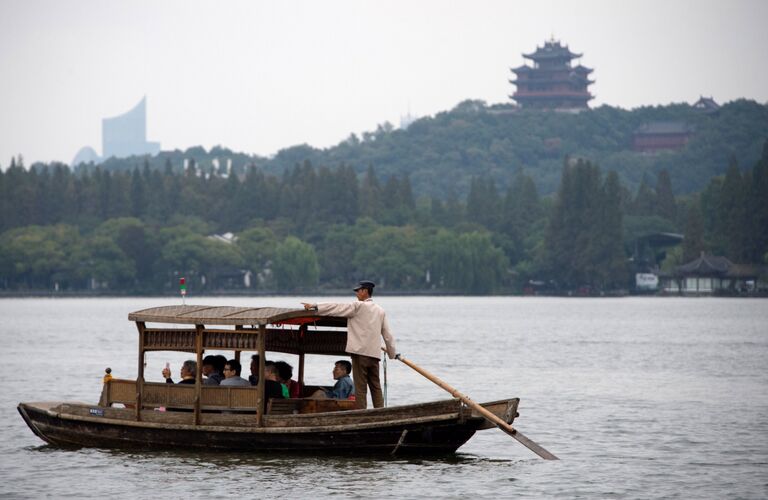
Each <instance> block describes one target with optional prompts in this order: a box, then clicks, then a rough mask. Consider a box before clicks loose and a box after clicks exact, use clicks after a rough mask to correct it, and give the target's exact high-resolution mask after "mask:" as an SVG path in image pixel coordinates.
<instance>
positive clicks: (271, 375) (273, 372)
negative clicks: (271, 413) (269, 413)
mask: <svg viewBox="0 0 768 500" xmlns="http://www.w3.org/2000/svg"><path fill="white" fill-rule="evenodd" d="M264 382H265V383H266V384H265V385H264V409H265V410H266V408H267V401H269V400H270V399H272V398H277V399H283V398H285V396H284V395H283V384H281V383H280V382H279V375H278V373H277V367H276V366H275V364H274V363H272V364H269V365H267V366H266V367H264Z"/></svg>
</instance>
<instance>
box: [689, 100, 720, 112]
mask: <svg viewBox="0 0 768 500" xmlns="http://www.w3.org/2000/svg"><path fill="white" fill-rule="evenodd" d="M692 107H693V108H694V109H695V110H697V111H703V112H704V113H716V112H717V111H718V110H719V109H720V105H719V104H718V103H716V102H715V100H714V99H712V98H711V97H704V96H699V100H698V101H696V102H695V103H693V106H692Z"/></svg>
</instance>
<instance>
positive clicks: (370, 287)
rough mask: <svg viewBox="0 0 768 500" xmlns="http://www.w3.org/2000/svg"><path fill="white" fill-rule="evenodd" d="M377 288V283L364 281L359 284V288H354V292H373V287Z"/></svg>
mask: <svg viewBox="0 0 768 500" xmlns="http://www.w3.org/2000/svg"><path fill="white" fill-rule="evenodd" d="M375 286H376V283H374V282H373V281H368V280H363V281H361V282H359V283H358V284H357V286H356V287H355V288H353V289H352V290H354V291H358V290H360V289H361V288H367V289H368V290H373V287H375Z"/></svg>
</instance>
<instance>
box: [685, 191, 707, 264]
mask: <svg viewBox="0 0 768 500" xmlns="http://www.w3.org/2000/svg"><path fill="white" fill-rule="evenodd" d="M704 250H705V247H704V222H703V220H702V216H701V209H700V208H699V204H698V203H693V204H692V205H691V206H689V207H688V213H687V217H686V221H685V239H684V240H683V261H684V262H690V261H692V260H693V259H696V258H698V257H699V255H700V254H701V252H703V251H704Z"/></svg>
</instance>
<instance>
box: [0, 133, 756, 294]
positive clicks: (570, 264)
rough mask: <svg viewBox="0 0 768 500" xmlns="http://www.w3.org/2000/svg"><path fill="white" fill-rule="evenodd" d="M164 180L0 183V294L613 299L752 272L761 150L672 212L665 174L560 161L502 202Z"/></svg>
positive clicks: (329, 184)
mask: <svg viewBox="0 0 768 500" xmlns="http://www.w3.org/2000/svg"><path fill="white" fill-rule="evenodd" d="M178 170H179V168H178V167H177V166H174V165H166V168H165V169H164V170H163V171H160V170H157V169H152V168H150V167H149V165H144V166H143V167H142V168H141V169H139V168H135V169H134V170H132V171H115V172H110V171H103V170H101V169H99V168H95V169H93V170H84V171H82V172H80V173H77V174H76V173H73V172H72V171H71V170H70V169H69V168H67V167H66V166H64V165H46V166H40V165H37V166H35V167H33V168H30V169H28V168H25V167H24V165H23V164H21V162H20V161H18V160H17V159H14V161H13V162H12V165H11V167H10V168H9V169H8V170H7V171H5V172H2V173H0V203H2V205H0V208H1V210H0V230H1V231H2V233H1V234H0V287H2V288H5V289H10V290H24V289H55V288H58V289H71V290H82V289H89V288H90V289H94V288H95V289H104V290H110V291H124V292H131V293H153V292H154V293H156V292H163V291H166V292H167V291H169V290H174V289H175V286H176V282H177V278H178V277H180V276H185V277H186V278H187V280H188V283H189V287H190V290H191V291H192V290H194V291H195V293H206V292H215V291H218V290H222V289H235V288H244V287H247V288H250V289H251V290H259V291H264V292H295V291H301V290H316V289H318V288H319V289H323V288H325V289H341V288H345V287H347V286H348V285H349V283H352V282H355V281H356V280H358V279H361V278H362V277H365V278H369V279H374V280H376V281H378V282H379V283H380V284H381V286H382V289H383V290H390V291H434V292H445V293H473V294H483V293H493V292H511V293H518V292H520V291H522V290H523V289H524V288H526V287H528V286H531V284H532V283H534V284H542V283H543V284H545V285H544V286H546V287H549V288H550V289H551V290H553V291H568V290H575V289H579V288H582V289H583V288H587V289H589V290H590V291H591V292H602V291H612V290H622V289H627V288H629V287H630V286H631V283H632V276H633V273H634V272H636V271H638V270H641V269H639V268H638V266H639V265H643V266H645V265H647V266H653V265H657V264H661V265H666V266H670V265H673V264H677V263H682V262H684V261H686V259H689V258H690V257H691V256H696V255H698V252H699V251H702V250H707V251H712V252H715V253H718V254H720V255H726V256H727V257H729V258H731V259H732V260H734V261H735V262H740V263H762V262H764V259H765V258H766V253H767V252H768V241H767V240H766V239H767V238H768V206H766V200H768V185H767V184H766V183H767V182H768V142H767V143H766V145H765V146H764V148H763V153H762V158H761V159H760V161H759V162H757V163H756V164H755V165H754V167H753V168H751V169H747V170H741V169H740V168H739V166H738V164H737V163H736V162H732V163H731V165H730V167H729V168H728V172H727V174H726V175H725V176H724V177H716V178H714V179H712V180H711V181H710V183H709V184H708V186H707V187H706V189H705V190H704V191H702V192H701V193H700V194H694V195H691V196H687V197H684V198H678V199H675V197H674V195H673V193H672V187H671V186H672V179H671V178H670V175H669V174H668V172H667V171H665V170H662V171H660V172H659V173H658V175H656V178H655V179H654V180H651V179H643V180H642V181H641V183H640V185H639V187H638V188H637V189H636V190H634V191H633V192H631V191H630V190H628V189H627V188H626V187H624V186H623V185H622V184H621V182H620V181H619V177H618V175H617V173H616V172H615V171H609V172H608V173H607V174H603V172H602V171H601V169H600V168H599V167H598V166H596V165H595V164H593V163H590V162H588V161H584V160H579V159H566V160H565V163H564V164H562V166H561V179H560V183H559V187H558V191H557V193H556V194H555V195H553V196H548V197H544V198H540V197H539V195H538V190H537V186H536V184H535V182H534V180H533V178H532V176H531V175H530V174H529V172H527V171H523V170H520V169H519V170H517V171H516V173H515V175H514V177H513V179H512V181H511V183H510V185H509V186H508V187H507V188H506V189H504V190H500V189H499V188H498V187H497V185H496V183H495V181H494V180H493V179H492V178H490V177H485V176H478V177H474V178H472V179H471V182H470V187H469V193H468V195H467V196H466V198H463V199H460V198H459V197H458V196H456V195H449V196H447V197H445V198H438V197H436V196H432V197H426V196H421V197H418V198H417V197H415V196H414V193H413V189H412V187H411V183H410V179H409V177H407V176H403V177H398V176H389V177H387V178H386V179H381V178H380V177H379V176H378V175H377V172H376V170H375V169H374V168H373V167H369V168H368V169H367V171H366V172H365V173H364V174H363V175H362V176H358V175H356V173H355V171H354V169H352V168H351V167H349V166H347V165H343V164H342V165H340V166H338V167H336V168H327V167H324V166H321V167H315V166H314V165H312V164H311V163H310V162H309V161H305V162H303V163H301V164H297V165H295V166H294V167H293V168H291V169H289V170H288V171H286V172H285V173H284V174H283V175H282V176H280V177H278V176H276V175H272V174H268V173H265V172H264V171H263V170H261V169H259V168H256V167H251V168H249V169H248V171H247V172H246V173H245V174H244V175H241V176H237V175H230V176H228V177H223V176H216V175H208V174H206V173H205V172H203V171H202V170H201V169H198V168H196V167H195V166H194V165H187V169H186V170H185V171H184V172H183V173H176V172H177V171H178ZM227 232H231V233H234V235H233V237H232V238H228V237H216V236H215V235H222V234H224V233H227ZM654 232H684V233H685V236H686V239H685V243H684V245H683V247H680V248H676V249H670V250H669V251H668V252H661V253H658V252H657V253H656V254H654V255H652V256H651V257H650V258H648V259H646V260H647V262H646V261H645V260H643V259H645V257H643V258H642V259H641V258H639V257H642V256H641V255H639V254H638V249H637V245H636V241H637V239H638V237H640V236H643V235H647V234H651V233H654Z"/></svg>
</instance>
